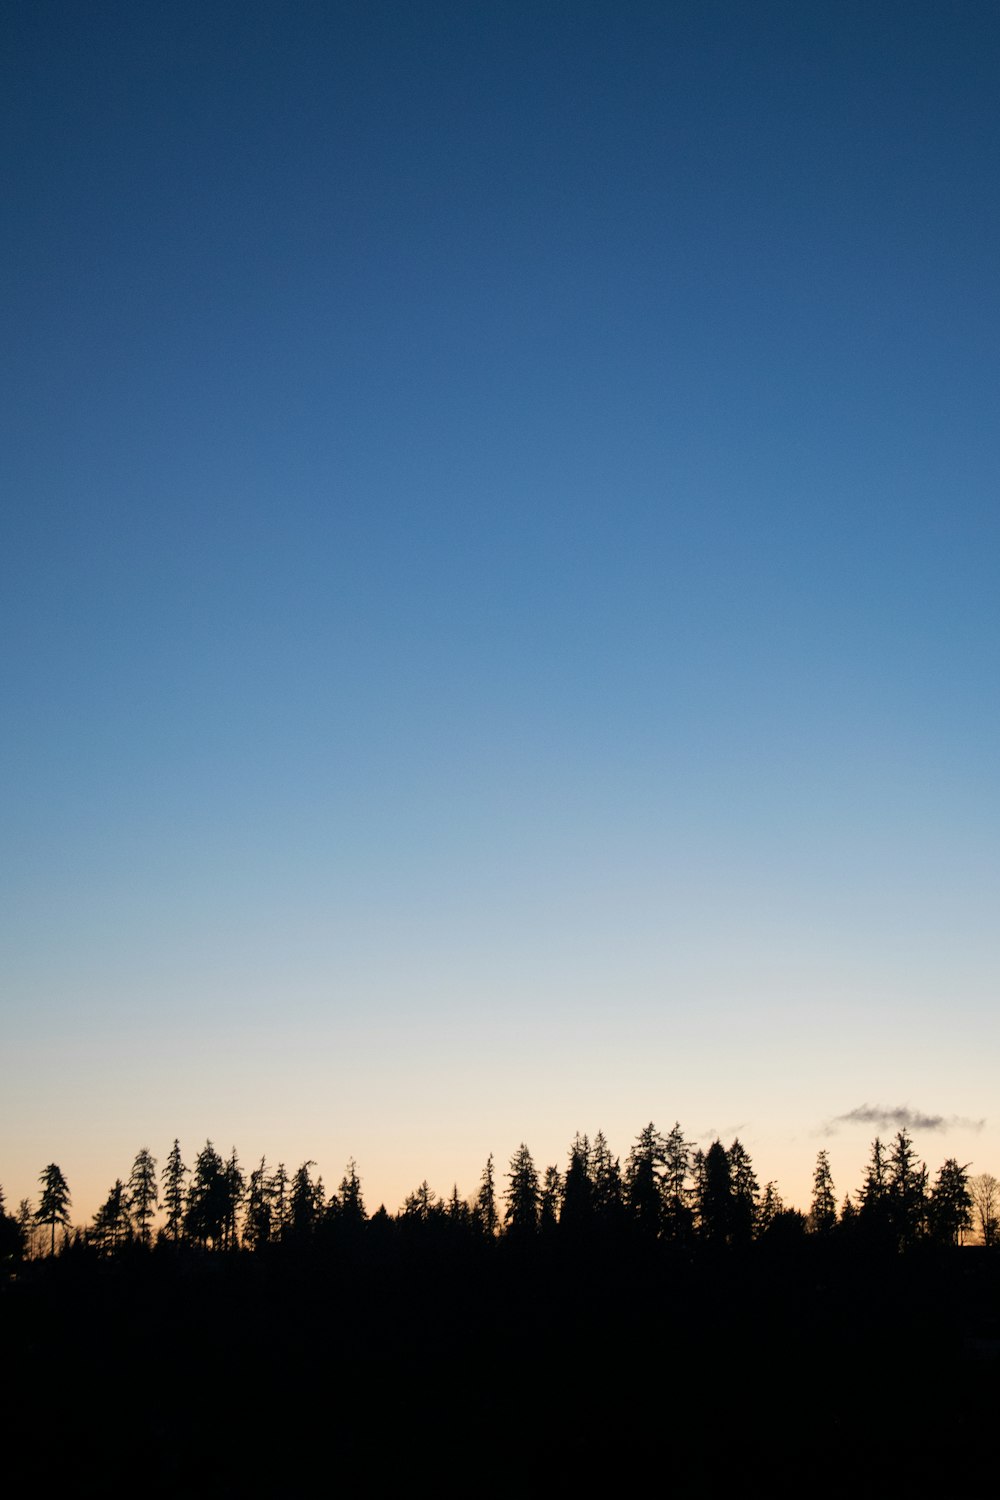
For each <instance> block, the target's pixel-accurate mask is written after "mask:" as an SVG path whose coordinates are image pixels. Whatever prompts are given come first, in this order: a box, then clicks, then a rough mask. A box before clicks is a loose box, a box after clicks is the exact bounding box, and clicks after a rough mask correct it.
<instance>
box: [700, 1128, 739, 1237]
mask: <svg viewBox="0 0 1000 1500" xmlns="http://www.w3.org/2000/svg"><path fill="white" fill-rule="evenodd" d="M698 1228H699V1231H700V1234H701V1237H702V1239H704V1240H707V1241H708V1242H709V1243H710V1244H720V1245H724V1244H728V1242H729V1238H730V1235H731V1234H732V1229H733V1184H732V1179H731V1177H730V1174H729V1157H728V1155H727V1153H726V1148H725V1147H724V1146H723V1144H722V1142H721V1141H713V1142H712V1144H711V1145H710V1146H709V1148H708V1150H707V1151H706V1152H705V1159H704V1167H703V1172H702V1181H701V1194H700V1200H699V1203H698Z"/></svg>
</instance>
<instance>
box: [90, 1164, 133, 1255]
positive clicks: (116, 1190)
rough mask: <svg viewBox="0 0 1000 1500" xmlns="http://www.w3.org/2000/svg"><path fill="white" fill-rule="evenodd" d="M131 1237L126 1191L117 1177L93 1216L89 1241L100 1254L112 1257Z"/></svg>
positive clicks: (130, 1219)
mask: <svg viewBox="0 0 1000 1500" xmlns="http://www.w3.org/2000/svg"><path fill="white" fill-rule="evenodd" d="M131 1237H132V1218H131V1214H130V1212H129V1198H128V1191H127V1189H126V1187H125V1184H124V1183H123V1182H122V1180H121V1178H120V1177H119V1178H118V1179H117V1181H116V1182H115V1185H114V1187H113V1188H112V1189H111V1191H110V1193H109V1194H108V1196H107V1198H106V1200H105V1201H104V1203H103V1204H102V1205H101V1207H100V1208H99V1209H98V1210H97V1213H96V1214H95V1215H94V1223H93V1228H92V1229H91V1231H90V1239H91V1241H92V1242H93V1244H94V1245H95V1246H96V1247H97V1249H98V1250H100V1251H101V1252H103V1253H105V1254H108V1255H113V1254H114V1252H115V1251H116V1250H118V1249H120V1248H121V1246H122V1245H124V1244H125V1243H126V1241H127V1240H129V1239H131Z"/></svg>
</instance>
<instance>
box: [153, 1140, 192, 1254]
mask: <svg viewBox="0 0 1000 1500" xmlns="http://www.w3.org/2000/svg"><path fill="white" fill-rule="evenodd" d="M188 1170H189V1169H188V1168H187V1167H186V1166H185V1165H184V1163H183V1161H182V1160H181V1143H180V1141H178V1140H176V1139H175V1140H174V1144H173V1146H172V1147H171V1148H170V1154H169V1156H168V1157H167V1163H166V1166H165V1167H164V1168H163V1171H162V1172H161V1173H160V1176H161V1178H162V1179H163V1207H164V1208H165V1209H166V1211H167V1222H166V1226H165V1228H166V1232H167V1234H168V1235H169V1236H170V1238H171V1239H172V1240H179V1239H180V1237H181V1234H182V1232H183V1229H184V1178H185V1177H186V1176H187V1174H188Z"/></svg>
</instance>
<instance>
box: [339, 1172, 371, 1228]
mask: <svg viewBox="0 0 1000 1500" xmlns="http://www.w3.org/2000/svg"><path fill="white" fill-rule="evenodd" d="M337 1196H338V1199H339V1201H340V1215H339V1217H340V1222H341V1223H342V1224H344V1225H346V1226H349V1227H351V1228H360V1227H361V1225H362V1224H363V1223H364V1222H365V1217H366V1215H365V1202H364V1198H363V1197H362V1195H361V1179H360V1177H359V1176H358V1170H357V1163H356V1162H355V1160H354V1158H353V1156H352V1157H351V1159H350V1161H349V1162H348V1163H347V1170H346V1171H345V1173H344V1176H343V1178H342V1179H341V1183H340V1188H339V1189H338V1193H337Z"/></svg>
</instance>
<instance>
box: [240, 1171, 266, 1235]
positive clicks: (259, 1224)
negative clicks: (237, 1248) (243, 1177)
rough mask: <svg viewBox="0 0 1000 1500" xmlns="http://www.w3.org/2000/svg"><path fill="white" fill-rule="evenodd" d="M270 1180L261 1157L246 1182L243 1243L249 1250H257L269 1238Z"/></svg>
mask: <svg viewBox="0 0 1000 1500" xmlns="http://www.w3.org/2000/svg"><path fill="white" fill-rule="evenodd" d="M271 1196H272V1189H271V1182H270V1179H269V1177H268V1175H267V1164H266V1162H265V1160H264V1158H263V1156H262V1157H261V1159H260V1165H259V1166H257V1167H254V1169H253V1171H252V1172H251V1173H250V1177H249V1180H248V1183H247V1208H246V1216H245V1218H244V1221H243V1243H244V1244H245V1245H246V1246H247V1247H248V1248H249V1249H250V1250H259V1249H260V1248H261V1246H262V1245H266V1244H268V1243H269V1242H270V1239H271Z"/></svg>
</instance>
